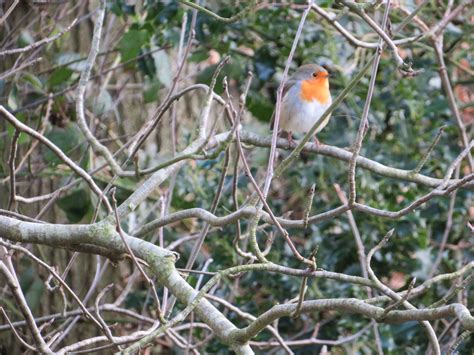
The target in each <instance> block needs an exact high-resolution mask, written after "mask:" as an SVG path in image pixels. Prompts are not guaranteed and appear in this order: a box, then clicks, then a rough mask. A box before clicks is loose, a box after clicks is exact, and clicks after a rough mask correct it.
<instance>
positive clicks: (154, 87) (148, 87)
mask: <svg viewBox="0 0 474 355" xmlns="http://www.w3.org/2000/svg"><path fill="white" fill-rule="evenodd" d="M160 87H161V83H160V82H159V81H158V80H153V81H149V82H148V83H146V84H145V90H144V91H143V101H145V103H146V104H148V103H150V102H154V101H156V100H157V99H158V91H159V90H160Z"/></svg>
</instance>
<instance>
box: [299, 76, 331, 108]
mask: <svg viewBox="0 0 474 355" xmlns="http://www.w3.org/2000/svg"><path fill="white" fill-rule="evenodd" d="M330 97H331V94H330V93H329V81H328V79H327V78H314V79H309V80H303V81H302V82H301V99H302V100H304V101H308V102H311V101H313V100H317V101H318V102H319V103H320V104H326V103H328V102H329V99H330Z"/></svg>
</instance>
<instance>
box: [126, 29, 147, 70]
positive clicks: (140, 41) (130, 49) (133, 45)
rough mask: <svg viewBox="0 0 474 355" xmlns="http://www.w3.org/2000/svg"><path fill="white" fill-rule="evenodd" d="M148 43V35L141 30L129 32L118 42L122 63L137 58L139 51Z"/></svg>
mask: <svg viewBox="0 0 474 355" xmlns="http://www.w3.org/2000/svg"><path fill="white" fill-rule="evenodd" d="M147 42H148V34H147V32H146V31H143V30H130V31H128V32H127V33H125V34H124V35H123V37H122V39H121V40H120V43H119V49H120V54H121V56H122V63H123V62H126V61H128V60H130V59H132V58H135V57H136V56H138V53H139V52H140V49H141V48H142V47H143V46H144V45H145V44H146V43H147Z"/></svg>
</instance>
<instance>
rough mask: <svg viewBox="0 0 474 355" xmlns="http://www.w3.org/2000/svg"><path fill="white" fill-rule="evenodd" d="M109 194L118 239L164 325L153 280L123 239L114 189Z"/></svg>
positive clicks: (164, 321) (125, 239) (124, 238)
mask: <svg viewBox="0 0 474 355" xmlns="http://www.w3.org/2000/svg"><path fill="white" fill-rule="evenodd" d="M110 194H111V197H112V205H113V210H114V216H115V223H116V229H117V233H118V234H119V235H120V238H121V239H122V241H123V244H124V245H125V247H126V248H127V251H128V253H129V255H130V257H131V258H132V260H133V263H134V264H135V266H136V267H137V268H138V270H140V273H141V274H142V276H143V277H144V278H145V280H146V282H147V283H148V285H149V286H150V288H151V291H152V294H153V298H154V300H155V305H156V309H157V313H158V319H159V320H160V322H161V323H162V324H164V323H166V320H165V318H164V315H163V313H162V311H161V305H160V299H159V297H158V294H157V292H156V288H155V283H154V282H153V280H152V279H151V278H149V277H148V275H147V274H146V272H145V270H143V267H142V266H141V264H140V263H139V262H138V260H137V258H136V257H135V254H134V253H133V250H132V248H130V245H129V244H128V242H127V238H126V237H125V234H124V233H123V230H122V226H121V224H120V216H119V214H118V212H117V200H116V199H115V187H114V188H112V190H111V191H110Z"/></svg>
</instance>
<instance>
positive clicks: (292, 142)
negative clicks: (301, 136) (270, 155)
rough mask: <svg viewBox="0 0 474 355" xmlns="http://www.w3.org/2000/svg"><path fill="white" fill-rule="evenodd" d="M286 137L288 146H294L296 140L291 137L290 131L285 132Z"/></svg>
mask: <svg viewBox="0 0 474 355" xmlns="http://www.w3.org/2000/svg"><path fill="white" fill-rule="evenodd" d="M286 139H287V140H288V145H289V146H290V148H294V147H296V142H295V140H294V139H293V134H292V133H291V132H288V133H287V136H286Z"/></svg>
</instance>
